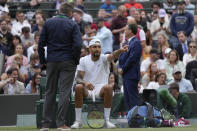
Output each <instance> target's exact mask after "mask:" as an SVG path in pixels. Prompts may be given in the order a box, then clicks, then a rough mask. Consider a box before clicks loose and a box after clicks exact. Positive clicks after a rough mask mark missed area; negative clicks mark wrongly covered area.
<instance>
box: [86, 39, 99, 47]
mask: <svg viewBox="0 0 197 131" xmlns="http://www.w3.org/2000/svg"><path fill="white" fill-rule="evenodd" d="M92 45H101V41H100V40H99V39H97V38H95V39H92V40H91V41H90V42H89V47H90V46H92Z"/></svg>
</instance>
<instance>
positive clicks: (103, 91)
mask: <svg viewBox="0 0 197 131" xmlns="http://www.w3.org/2000/svg"><path fill="white" fill-rule="evenodd" d="M89 51H90V55H88V56H85V57H82V58H81V59H80V62H79V65H78V69H77V76H76V82H77V85H76V87H75V113H76V121H75V122H74V124H73V125H72V126H71V128H81V127H82V122H81V112H82V105H83V98H92V97H93V93H94V94H95V98H98V99H100V98H103V99H104V118H105V123H106V127H107V128H115V127H116V126H115V125H114V124H112V123H111V122H110V121H109V116H110V110H111V103H112V95H113V87H114V84H108V78H109V73H110V70H109V65H110V64H109V63H110V62H111V61H112V60H113V59H115V58H118V57H119V56H120V54H121V53H123V52H126V51H128V46H124V47H122V48H121V49H119V50H116V51H114V52H112V53H111V54H108V55H104V54H101V41H100V40H99V39H93V40H91V41H90V44H89Z"/></svg>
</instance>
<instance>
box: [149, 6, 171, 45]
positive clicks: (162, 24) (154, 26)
mask: <svg viewBox="0 0 197 131" xmlns="http://www.w3.org/2000/svg"><path fill="white" fill-rule="evenodd" d="M158 16H159V17H158V18H157V19H156V20H154V21H153V22H152V23H151V27H150V32H151V34H152V37H153V45H152V46H153V47H157V37H158V35H159V34H164V35H165V37H166V38H167V40H168V39H169V34H170V30H169V24H170V23H169V21H168V19H166V18H165V17H166V16H167V14H166V11H165V10H164V9H160V10H159V12H158Z"/></svg>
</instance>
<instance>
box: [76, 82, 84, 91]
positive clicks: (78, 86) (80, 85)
mask: <svg viewBox="0 0 197 131" xmlns="http://www.w3.org/2000/svg"><path fill="white" fill-rule="evenodd" d="M83 88H84V86H83V85H82V84H77V85H76V87H75V92H78V91H83Z"/></svg>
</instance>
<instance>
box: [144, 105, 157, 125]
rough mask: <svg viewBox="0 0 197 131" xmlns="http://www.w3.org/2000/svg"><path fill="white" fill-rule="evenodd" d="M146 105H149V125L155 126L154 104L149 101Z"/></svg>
mask: <svg viewBox="0 0 197 131" xmlns="http://www.w3.org/2000/svg"><path fill="white" fill-rule="evenodd" d="M146 105H147V120H148V121H147V125H148V126H150V127H153V126H154V124H155V122H154V110H153V106H152V105H151V104H149V103H147V104H146Z"/></svg>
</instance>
